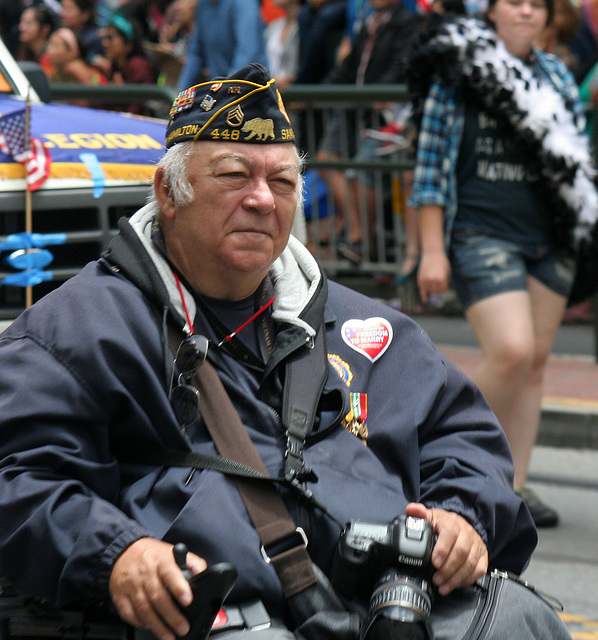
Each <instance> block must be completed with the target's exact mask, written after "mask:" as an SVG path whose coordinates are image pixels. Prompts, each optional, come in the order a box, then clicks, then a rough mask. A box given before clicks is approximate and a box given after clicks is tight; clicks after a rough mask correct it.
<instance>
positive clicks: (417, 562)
mask: <svg viewBox="0 0 598 640" xmlns="http://www.w3.org/2000/svg"><path fill="white" fill-rule="evenodd" d="M435 543H436V536H435V535H434V531H433V529H432V526H431V525H430V523H429V522H428V521H427V520H424V519H422V518H414V517H412V516H400V517H398V518H395V519H394V520H393V521H392V522H391V523H390V524H376V523H372V522H363V521H359V520H352V521H351V522H349V523H348V524H347V526H346V527H345V529H344V531H343V532H342V534H341V536H340V538H339V541H338V545H337V548H336V553H335V555H334V559H333V563H332V571H331V582H332V584H333V586H334V587H335V589H336V590H337V591H338V593H339V594H340V595H341V596H343V597H345V598H346V599H348V600H350V601H353V602H360V603H362V604H365V603H368V602H369V608H368V611H367V616H366V618H365V620H364V623H363V625H362V628H361V636H360V638H361V640H388V639H389V638H390V639H391V640H395V639H396V640H400V639H402V638H410V639H411V640H413V639H416V638H417V639H420V638H422V639H426V638H428V637H429V634H428V631H427V619H428V616H429V615H430V611H431V608H432V600H433V593H432V574H433V573H434V567H433V565H432V560H431V558H432V550H433V549H434V545H435Z"/></svg>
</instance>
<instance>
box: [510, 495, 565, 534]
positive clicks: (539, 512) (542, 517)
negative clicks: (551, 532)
mask: <svg viewBox="0 0 598 640" xmlns="http://www.w3.org/2000/svg"><path fill="white" fill-rule="evenodd" d="M515 493H516V494H517V495H518V496H520V497H521V498H522V500H523V501H524V502H525V504H526V505H527V508H528V509H529V511H530V513H531V514H532V518H533V520H534V522H535V523H536V527H556V526H557V524H558V523H559V514H558V513H557V512H556V511H555V510H554V509H551V508H550V507H549V506H547V505H545V504H544V503H543V502H542V501H541V500H540V498H538V496H537V495H536V494H535V493H534V492H533V491H532V490H531V489H530V488H529V487H520V488H519V489H515Z"/></svg>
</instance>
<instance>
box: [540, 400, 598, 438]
mask: <svg viewBox="0 0 598 640" xmlns="http://www.w3.org/2000/svg"><path fill="white" fill-rule="evenodd" d="M538 444H540V445H546V446H550V447H571V448H574V449H598V407H592V406H588V407H585V406H572V407H569V406H565V405H558V406H557V405H553V404H551V403H544V405H543V407H542V415H541V418H540V431H539V433H538Z"/></svg>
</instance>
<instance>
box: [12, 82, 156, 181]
mask: <svg viewBox="0 0 598 640" xmlns="http://www.w3.org/2000/svg"><path fill="white" fill-rule="evenodd" d="M23 108H24V103H23V101H22V100H18V99H15V98H13V97H10V96H1V95H0V120H1V119H2V118H3V117H7V116H9V115H10V114H11V113H14V112H15V111H18V110H22V109H23ZM165 132H166V122H165V121H164V120H157V119H154V118H145V117H142V116H135V115H131V114H124V113H116V112H113V111H104V110H101V109H89V108H86V107H76V106H72V105H58V104H32V105H31V111H30V135H31V136H32V137H34V138H38V139H39V140H41V141H42V142H43V144H44V146H45V148H46V149H47V150H48V151H49V152H50V155H51V157H52V165H51V172H50V178H58V179H62V178H85V179H93V180H95V181H96V182H97V179H98V178H97V173H96V175H94V176H92V175H91V174H90V169H89V166H92V165H90V163H89V155H90V154H93V155H94V156H95V157H96V159H97V165H99V167H101V169H102V172H103V175H104V178H105V180H106V181H111V180H132V181H140V182H144V181H147V180H148V179H149V178H151V176H152V175H153V172H154V168H155V164H156V162H157V161H158V160H159V159H160V158H161V157H162V155H163V153H164V136H165ZM81 156H83V159H84V160H85V159H86V160H87V162H84V161H83V160H82V158H81ZM93 164H94V165H95V166H97V165H96V163H95V161H94V163H93ZM18 177H24V169H23V168H22V167H21V166H19V164H18V163H15V162H14V160H13V159H12V158H11V157H10V156H7V155H6V154H4V153H2V151H0V180H2V179H14V178H18Z"/></svg>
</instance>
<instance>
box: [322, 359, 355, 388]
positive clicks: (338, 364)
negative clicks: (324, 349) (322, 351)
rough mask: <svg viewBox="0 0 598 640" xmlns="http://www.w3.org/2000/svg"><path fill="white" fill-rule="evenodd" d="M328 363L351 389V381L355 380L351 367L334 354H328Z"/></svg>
mask: <svg viewBox="0 0 598 640" xmlns="http://www.w3.org/2000/svg"><path fill="white" fill-rule="evenodd" d="M328 362H329V363H330V366H331V367H332V368H333V369H334V370H335V371H336V372H337V373H338V375H339V376H340V378H341V380H342V381H343V382H344V383H345V384H346V385H347V386H348V387H349V386H351V380H353V372H352V371H351V367H350V366H349V365H348V363H346V362H345V361H344V360H343V359H342V358H341V357H340V356H337V355H335V354H334V353H329V354H328Z"/></svg>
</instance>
